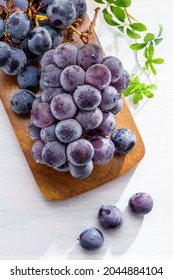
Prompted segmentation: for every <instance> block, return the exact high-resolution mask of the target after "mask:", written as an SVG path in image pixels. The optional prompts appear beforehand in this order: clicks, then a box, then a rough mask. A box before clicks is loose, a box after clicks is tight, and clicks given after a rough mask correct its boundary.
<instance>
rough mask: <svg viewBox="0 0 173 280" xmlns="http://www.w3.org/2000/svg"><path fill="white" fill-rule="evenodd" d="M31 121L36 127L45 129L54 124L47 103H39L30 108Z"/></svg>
mask: <svg viewBox="0 0 173 280" xmlns="http://www.w3.org/2000/svg"><path fill="white" fill-rule="evenodd" d="M31 121H32V123H33V124H35V125H36V126H37V127H40V128H42V127H46V126H49V125H51V124H53V123H55V119H54V117H53V115H52V114H51V111H50V105H49V104H48V103H39V104H37V105H36V106H34V107H33V108H32V111H31Z"/></svg>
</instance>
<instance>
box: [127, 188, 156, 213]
mask: <svg viewBox="0 0 173 280" xmlns="http://www.w3.org/2000/svg"><path fill="white" fill-rule="evenodd" d="M128 204H129V208H130V209H131V210H132V211H133V212H134V213H136V214H144V215H145V214H148V213H149V212H150V211H151V210H152V208H153V199H152V197H151V196H150V195H149V194H147V193H144V192H139V193H135V194H134V195H132V196H131V198H130V199H129V203H128Z"/></svg>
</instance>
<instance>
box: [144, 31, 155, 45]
mask: <svg viewBox="0 0 173 280" xmlns="http://www.w3.org/2000/svg"><path fill="white" fill-rule="evenodd" d="M153 39H154V34H152V33H147V34H146V35H145V37H144V42H146V43H148V42H149V41H152V40H153Z"/></svg>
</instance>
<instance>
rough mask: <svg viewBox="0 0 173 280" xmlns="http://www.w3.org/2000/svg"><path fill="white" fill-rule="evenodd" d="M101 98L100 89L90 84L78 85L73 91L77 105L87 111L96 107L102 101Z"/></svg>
mask: <svg viewBox="0 0 173 280" xmlns="http://www.w3.org/2000/svg"><path fill="white" fill-rule="evenodd" d="M101 98H102V97H101V93H100V91H99V90H98V89H96V88H95V87H92V86H90V85H82V86H78V87H77V89H76V90H75V91H74V93H73V99H74V101H75V104H76V106H77V107H78V108H79V109H82V110H86V111H88V110H93V109H96V108H97V107H98V106H99V104H100V102H101Z"/></svg>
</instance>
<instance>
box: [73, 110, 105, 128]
mask: <svg viewBox="0 0 173 280" xmlns="http://www.w3.org/2000/svg"><path fill="white" fill-rule="evenodd" d="M75 119H76V120H77V121H78V122H79V123H80V124H81V126H82V127H83V129H84V130H90V129H94V128H96V127H98V126H99V125H100V124H101V122H102V120H103V114H102V111H101V110H100V109H99V108H96V109H94V110H90V111H84V110H80V111H78V113H77V114H76V117H75Z"/></svg>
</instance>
